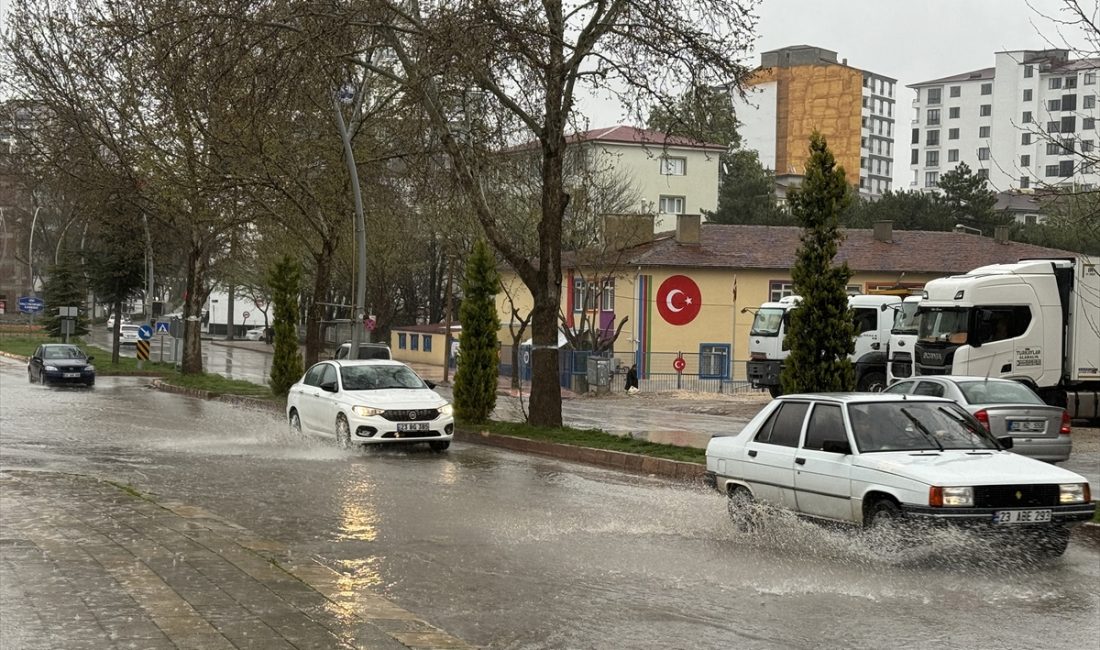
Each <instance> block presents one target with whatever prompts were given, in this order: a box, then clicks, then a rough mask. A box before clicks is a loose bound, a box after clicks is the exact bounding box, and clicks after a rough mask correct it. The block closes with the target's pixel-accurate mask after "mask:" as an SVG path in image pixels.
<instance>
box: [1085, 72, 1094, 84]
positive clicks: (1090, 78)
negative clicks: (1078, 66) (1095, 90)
mask: <svg viewBox="0 0 1100 650" xmlns="http://www.w3.org/2000/svg"><path fill="white" fill-rule="evenodd" d="M1084 76H1085V78H1084V80H1083V82H1084V85H1086V86H1092V85H1094V84H1095V83H1096V73H1095V72H1086V73H1085V75H1084Z"/></svg>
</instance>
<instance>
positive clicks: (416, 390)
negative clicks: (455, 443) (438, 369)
mask: <svg viewBox="0 0 1100 650" xmlns="http://www.w3.org/2000/svg"><path fill="white" fill-rule="evenodd" d="M432 388H434V385H433V384H430V383H427V382H425V381H424V380H422V379H421V378H420V377H419V376H418V375H417V374H416V373H415V372H413V370H412V369H411V368H409V367H408V366H406V365H405V364H403V363H401V362H399V361H390V360H378V359H368V360H357V361H349V360H339V361H336V360H333V361H322V362H320V363H318V364H315V365H314V366H312V367H311V368H310V369H309V370H307V371H306V373H305V375H303V376H302V378H301V379H300V380H298V382H297V383H296V384H294V385H293V386H291V387H290V392H289V393H288V395H287V404H286V414H287V421H288V422H289V423H290V427H291V428H292V429H294V430H296V431H302V432H306V433H314V434H319V435H323V436H333V437H335V438H336V442H337V444H339V445H341V446H343V447H347V446H350V445H374V444H386V443H405V442H426V443H428V444H429V445H430V446H431V448H432V449H433V450H435V451H443V450H445V449H447V447H449V446H450V444H451V439H452V438H453V437H454V408H453V407H452V406H451V404H450V403H448V402H447V400H445V399H443V398H442V397H440V395H439V394H438V393H436V392H435V391H434V390H432Z"/></svg>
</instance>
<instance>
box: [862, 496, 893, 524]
mask: <svg viewBox="0 0 1100 650" xmlns="http://www.w3.org/2000/svg"><path fill="white" fill-rule="evenodd" d="M899 521H901V508H899V507H898V504H896V503H894V502H893V501H891V500H890V499H879V500H878V501H875V502H874V503H873V504H871V507H870V508H868V509H867V513H866V515H864V517H863V525H865V526H867V527H868V528H879V527H887V526H894V525H897V523H898V522H899Z"/></svg>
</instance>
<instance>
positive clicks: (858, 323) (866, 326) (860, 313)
mask: <svg viewBox="0 0 1100 650" xmlns="http://www.w3.org/2000/svg"><path fill="white" fill-rule="evenodd" d="M855 288H856V293H859V292H860V291H859V290H860V289H862V287H859V286H858V285H857V286H856V287H855ZM852 323H853V324H854V325H855V328H856V335H857V336H858V335H860V334H863V333H864V332H874V331H875V330H877V329H878V309H875V308H872V307H860V308H858V309H853V310H852Z"/></svg>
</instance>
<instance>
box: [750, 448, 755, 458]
mask: <svg viewBox="0 0 1100 650" xmlns="http://www.w3.org/2000/svg"><path fill="white" fill-rule="evenodd" d="M749 458H756V450H755V449H750V450H749Z"/></svg>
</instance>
